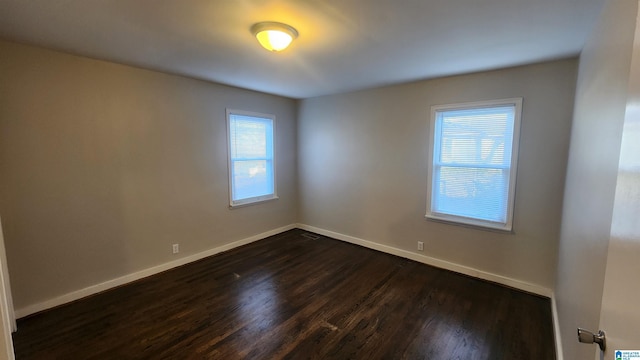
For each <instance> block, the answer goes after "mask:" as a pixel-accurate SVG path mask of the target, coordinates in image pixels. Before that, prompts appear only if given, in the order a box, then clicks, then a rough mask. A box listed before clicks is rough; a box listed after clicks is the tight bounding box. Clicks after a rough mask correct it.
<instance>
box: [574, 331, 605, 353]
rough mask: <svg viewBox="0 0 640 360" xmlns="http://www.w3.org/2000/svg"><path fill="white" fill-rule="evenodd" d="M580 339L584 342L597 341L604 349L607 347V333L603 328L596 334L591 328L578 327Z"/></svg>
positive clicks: (591, 342)
mask: <svg viewBox="0 0 640 360" xmlns="http://www.w3.org/2000/svg"><path fill="white" fill-rule="evenodd" d="M578 341H579V342H581V343H584V344H593V343H596V344H598V346H600V350H602V351H604V350H605V349H606V348H607V338H606V334H605V333H604V331H602V330H598V333H597V334H594V333H592V332H591V331H589V330H585V329H581V328H578Z"/></svg>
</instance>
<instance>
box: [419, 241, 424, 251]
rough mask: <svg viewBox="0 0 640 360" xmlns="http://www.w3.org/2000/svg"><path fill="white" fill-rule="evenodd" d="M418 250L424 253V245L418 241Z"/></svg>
mask: <svg viewBox="0 0 640 360" xmlns="http://www.w3.org/2000/svg"><path fill="white" fill-rule="evenodd" d="M418 250H420V251H424V243H423V242H422V241H418Z"/></svg>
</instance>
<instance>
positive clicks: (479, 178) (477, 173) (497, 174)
mask: <svg viewBox="0 0 640 360" xmlns="http://www.w3.org/2000/svg"><path fill="white" fill-rule="evenodd" d="M508 176H509V171H508V170H503V169H478V168H460V167H446V166H443V167H440V168H436V176H435V181H436V184H435V186H434V191H436V193H435V194H434V196H435V202H434V204H433V209H432V211H434V212H438V213H444V214H451V215H457V216H463V217H469V218H475V219H482V220H488V221H494V222H499V223H504V222H505V221H506V208H507V199H508V191H509V189H508V186H506V185H507V184H508V183H509V181H508Z"/></svg>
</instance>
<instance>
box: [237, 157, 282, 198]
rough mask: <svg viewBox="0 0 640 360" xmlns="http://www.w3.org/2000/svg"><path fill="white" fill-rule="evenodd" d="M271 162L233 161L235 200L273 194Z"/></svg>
mask: <svg viewBox="0 0 640 360" xmlns="http://www.w3.org/2000/svg"><path fill="white" fill-rule="evenodd" d="M271 167H272V165H271V161H267V160H235V161H233V200H234V201H235V200H241V199H248V198H253V197H258V196H265V195H269V194H273V192H274V191H273V189H274V187H273V175H272V173H271Z"/></svg>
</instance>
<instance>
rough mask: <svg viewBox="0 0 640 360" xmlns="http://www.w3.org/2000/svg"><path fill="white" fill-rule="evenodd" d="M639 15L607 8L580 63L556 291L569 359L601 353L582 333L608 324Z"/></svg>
mask: <svg viewBox="0 0 640 360" xmlns="http://www.w3.org/2000/svg"><path fill="white" fill-rule="evenodd" d="M636 9H637V1H618V0H610V1H607V2H606V5H605V7H604V10H603V12H602V15H601V18H600V21H599V24H598V26H597V27H596V28H595V30H594V31H593V33H592V34H591V36H590V38H589V41H588V43H587V45H586V46H585V48H584V50H583V52H582V55H581V57H580V68H579V75H578V84H577V89H576V102H575V115H574V120H573V128H572V133H571V148H570V151H569V162H568V169H567V181H566V189H565V197H564V210H563V219H562V231H561V238H560V247H559V261H558V277H557V284H556V290H555V291H556V298H557V306H558V315H559V320H560V326H561V336H562V340H563V347H564V356H565V358H566V359H592V358H594V352H595V351H596V348H595V347H594V346H591V345H581V344H579V343H578V342H577V340H576V328H577V327H579V326H580V327H584V328H588V329H592V330H596V329H598V324H599V319H600V308H601V300H602V291H603V282H604V275H605V267H606V262H607V251H608V244H609V238H610V231H611V221H612V213H613V204H614V198H615V188H616V179H617V177H618V160H619V155H620V144H621V139H622V129H623V123H624V112H625V106H626V102H627V84H628V80H629V67H630V61H631V49H632V44H633V34H634V30H635V17H636ZM636 221H637V219H636Z"/></svg>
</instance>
